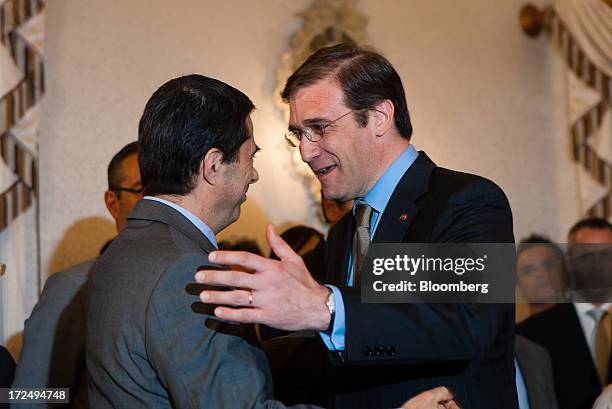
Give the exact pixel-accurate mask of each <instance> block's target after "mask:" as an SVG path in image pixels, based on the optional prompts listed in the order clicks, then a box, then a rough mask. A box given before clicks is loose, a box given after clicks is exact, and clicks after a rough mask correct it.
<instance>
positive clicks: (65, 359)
mask: <svg viewBox="0 0 612 409" xmlns="http://www.w3.org/2000/svg"><path fill="white" fill-rule="evenodd" d="M93 263H94V260H89V261H85V262H83V263H81V264H78V265H76V266H74V267H71V268H69V269H67V270H64V271H60V272H58V273H55V274H53V275H51V276H50V277H49V278H48V279H47V282H46V283H45V287H44V289H43V292H42V294H41V295H40V299H39V300H38V303H36V306H35V307H34V309H33V310H32V314H31V315H30V318H28V319H27V320H26V321H25V327H24V329H23V347H22V350H21V355H20V357H19V363H18V365H17V371H16V372H15V380H14V382H13V387H14V388H45V387H48V388H66V387H68V388H70V401H71V406H72V407H73V408H87V407H88V406H89V405H88V398H87V368H86V367H85V331H86V329H85V321H86V319H87V314H86V311H85V303H86V302H85V299H84V292H85V290H84V288H83V287H84V284H85V282H86V281H87V278H88V276H89V271H90V270H91V267H92V266H93ZM19 406H20V407H23V408H26V407H40V405H28V404H20V405H19Z"/></svg>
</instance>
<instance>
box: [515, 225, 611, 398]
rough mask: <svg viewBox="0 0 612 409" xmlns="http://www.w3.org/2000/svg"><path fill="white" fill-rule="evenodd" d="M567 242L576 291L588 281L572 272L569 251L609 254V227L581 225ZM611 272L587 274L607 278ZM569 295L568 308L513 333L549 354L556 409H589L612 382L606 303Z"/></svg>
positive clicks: (581, 273)
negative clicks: (593, 248) (604, 249)
mask: <svg viewBox="0 0 612 409" xmlns="http://www.w3.org/2000/svg"><path fill="white" fill-rule="evenodd" d="M568 242H569V243H568V246H569V249H568V252H569V253H570V256H569V259H568V272H569V273H568V274H569V277H568V281H569V286H570V289H573V290H575V288H573V287H574V286H575V283H576V282H583V279H589V275H588V272H587V271H580V269H576V265H577V264H576V260H572V257H573V256H572V255H571V254H572V251H573V250H572V248H573V247H574V246H577V248H581V249H583V250H584V249H588V248H589V247H590V246H591V245H594V246H597V247H601V245H602V244H603V245H606V244H607V248H608V251H610V249H612V225H611V224H610V223H609V222H607V221H606V220H604V219H599V218H589V219H585V220H581V221H579V222H578V223H576V224H575V225H574V226H573V227H572V228H571V229H570V231H569V234H568ZM582 267H584V266H582ZM587 267H589V266H587ZM611 271H612V270H610V269H609V270H607V271H601V270H600V271H597V272H592V273H593V275H595V276H600V277H608V278H609V277H610V274H611ZM591 277H592V276H591ZM596 279H598V280H599V278H598V277H596ZM584 284H586V286H584ZM588 284H589V283H588V282H583V286H582V287H583V288H584V287H586V288H588V287H589V285H588ZM570 294H571V297H572V299H573V302H570V303H562V304H557V305H556V306H554V307H552V308H550V309H548V310H546V311H544V312H541V313H540V314H537V315H533V316H531V317H529V318H528V319H526V320H525V321H524V322H523V323H521V324H520V325H519V326H518V327H517V332H518V333H520V334H522V335H524V336H525V337H526V338H529V339H531V340H532V341H534V342H536V343H538V344H540V345H542V346H543V347H545V348H546V349H547V350H548V353H549V354H550V358H551V361H552V366H553V376H554V380H555V391H556V393H557V400H558V402H559V408H560V409H590V408H591V406H592V405H593V403H594V402H595V399H596V398H597V396H598V395H599V394H600V393H601V391H602V387H603V386H605V385H608V384H609V383H610V381H611V380H612V378H611V375H612V373H611V372H610V369H611V368H610V366H609V362H610V336H609V328H610V323H609V320H610V312H609V308H610V302H604V303H600V302H595V300H593V302H578V301H580V300H577V299H576V295H577V294H576V291H571V292H570ZM606 328H607V329H608V333H607V334H606ZM601 335H603V336H605V337H606V338H604V339H603V340H602V342H603V343H604V345H605V346H604V347H603V348H598V344H600V343H599V342H598V339H600V340H601V338H600V336H601ZM578 374H579V375H578Z"/></svg>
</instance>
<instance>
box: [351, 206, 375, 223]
mask: <svg viewBox="0 0 612 409" xmlns="http://www.w3.org/2000/svg"><path fill="white" fill-rule="evenodd" d="M371 217H372V208H371V207H370V205H368V204H367V203H366V202H363V201H359V202H357V205H356V206H355V220H356V222H357V227H367V228H370V218H371Z"/></svg>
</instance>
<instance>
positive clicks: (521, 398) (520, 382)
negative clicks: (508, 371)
mask: <svg viewBox="0 0 612 409" xmlns="http://www.w3.org/2000/svg"><path fill="white" fill-rule="evenodd" d="M514 368H515V369H516V394H517V395H518V403H519V409H529V399H528V396H527V386H525V380H524V379H523V373H522V372H521V368H520V366H519V364H518V361H517V360H516V358H514Z"/></svg>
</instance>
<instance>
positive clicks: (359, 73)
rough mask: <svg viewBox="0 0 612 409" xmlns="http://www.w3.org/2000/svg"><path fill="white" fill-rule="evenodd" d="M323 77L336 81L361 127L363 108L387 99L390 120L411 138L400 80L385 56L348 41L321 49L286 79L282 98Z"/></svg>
mask: <svg viewBox="0 0 612 409" xmlns="http://www.w3.org/2000/svg"><path fill="white" fill-rule="evenodd" d="M326 78H333V79H334V80H336V81H337V82H338V84H339V85H340V87H341V88H342V91H343V92H344V103H345V104H346V106H347V107H349V108H350V109H352V110H354V111H357V112H355V117H356V120H357V122H358V123H359V124H360V125H361V126H366V125H367V123H368V116H367V112H366V110H368V109H370V108H372V107H373V106H374V105H376V104H377V103H379V102H381V101H383V100H385V99H388V100H390V101H391V102H392V103H393V106H394V107H395V114H394V118H393V119H394V122H395V127H396V128H397V131H398V132H399V134H400V135H401V136H402V137H404V138H406V139H410V137H411V136H412V124H411V123H410V114H409V113H408V106H407V104H406V95H405V94H404V87H403V85H402V80H401V79H400V76H399V75H398V73H397V71H395V68H393V66H392V65H391V63H390V62H389V61H388V60H387V59H386V58H385V57H383V56H382V55H380V54H378V53H376V52H374V51H370V50H366V49H364V48H360V47H357V46H355V45H351V44H347V43H341V44H337V45H335V46H332V47H325V48H321V49H319V50H318V51H316V52H315V53H314V54H312V55H311V56H310V57H308V59H307V60H306V61H305V62H304V63H303V64H302V65H301V66H300V67H299V68H298V69H297V70H296V71H295V72H294V73H293V75H291V76H290V77H289V79H287V83H286V84H285V88H284V89H283V91H282V92H281V97H282V99H283V101H285V102H286V103H289V100H290V99H291V97H292V96H293V95H294V94H295V92H296V91H297V90H299V89H301V88H304V87H308V86H310V85H313V84H314V83H316V82H318V81H320V80H323V79H326Z"/></svg>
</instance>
